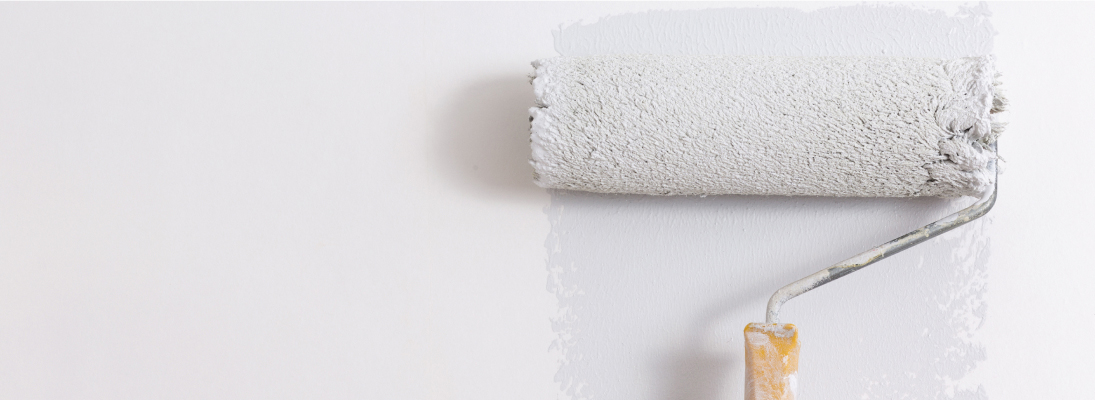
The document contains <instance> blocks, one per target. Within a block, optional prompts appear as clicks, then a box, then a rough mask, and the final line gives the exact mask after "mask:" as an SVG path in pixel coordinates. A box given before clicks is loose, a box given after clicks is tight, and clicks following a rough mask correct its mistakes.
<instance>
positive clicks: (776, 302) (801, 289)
mask: <svg viewBox="0 0 1095 400" xmlns="http://www.w3.org/2000/svg"><path fill="white" fill-rule="evenodd" d="M992 147H993V148H994V149H995V148H996V146H995V144H994V145H993V146H992ZM992 168H993V172H994V173H995V174H996V175H997V177H999V171H997V166H996V163H995V162H994V163H993V165H992ZM994 204H996V183H993V185H992V190H988V191H986V192H985V193H984V194H982V195H981V199H980V200H978V201H977V202H976V203H973V205H971V206H969V207H966V208H964V209H962V210H961V211H958V212H956V213H954V214H951V215H948V216H946V217H944V218H943V219H940V220H938V221H935V222H932V223H931V224H928V225H927V226H925V227H923V228H920V229H917V230H915V231H912V232H909V233H906V234H905V235H903V236H901V237H899V238H897V239H894V240H891V241H889V242H886V243H884V244H882V245H881V246H878V247H875V248H873V249H870V250H867V251H865V252H863V253H860V254H859V255H857V256H855V257H852V258H849V259H847V260H844V261H841V262H839V263H837V264H836V265H833V266H831V267H829V268H826V269H823V270H821V271H818V272H816V273H814V274H813V275H810V276H807V277H805V278H802V279H799V280H797V281H795V282H793V283H791V284H789V285H787V286H784V287H782V288H780V289H779V290H777V291H776V293H774V294H772V298H771V299H769V300H768V312H767V314H766V315H765V321H766V322H767V323H770V324H772V323H778V322H779V309H780V307H782V306H783V303H786V302H787V300H791V299H793V298H795V296H798V295H800V294H803V293H806V292H809V291H810V290H813V289H814V288H817V287H818V286H821V285H824V284H826V283H829V282H832V281H834V280H836V279H837V278H840V277H842V276H844V275H848V274H850V273H852V272H855V271H858V270H860V269H862V268H863V267H866V266H868V265H871V264H874V263H876V262H878V261H879V260H882V259H884V258H886V257H889V256H892V255H894V254H897V253H900V252H901V251H902V250H905V249H908V248H910V247H913V246H915V245H917V244H920V243H921V242H923V241H925V240H928V239H931V238H933V237H936V236H939V235H942V234H944V233H946V232H947V231H950V230H951V229H954V228H957V227H959V226H962V225H965V224H966V223H968V222H970V221H973V220H975V219H977V218H980V217H981V216H982V215H985V214H986V213H988V212H989V210H990V209H992V206H993V205H994Z"/></svg>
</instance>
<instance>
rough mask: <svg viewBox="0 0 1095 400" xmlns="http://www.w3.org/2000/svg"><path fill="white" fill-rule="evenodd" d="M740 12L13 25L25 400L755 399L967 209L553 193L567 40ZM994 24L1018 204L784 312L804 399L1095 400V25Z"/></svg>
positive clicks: (7, 63) (1013, 7)
mask: <svg viewBox="0 0 1095 400" xmlns="http://www.w3.org/2000/svg"><path fill="white" fill-rule="evenodd" d="M717 6H719V5H717V4H702V5H697V4H650V3H646V4H635V3H596V4H574V3H558V4H556V3H528V4H493V3H491V4H436V3H431V4H391V3H369V4H5V5H2V6H0V10H2V11H3V12H0V398H50V399H55V398H56V399H66V398H111V399H115V398H149V397H154V398H195V397H200V398H301V397H311V398H392V399H403V398H407V399H513V398H556V397H567V396H571V395H572V396H575V397H583V396H586V395H590V396H594V398H598V399H616V398H653V399H662V398H685V399H708V398H739V396H740V382H738V380H740V376H741V365H740V364H741V360H740V356H736V355H735V354H736V353H737V352H740V349H739V347H740V345H741V342H740V339H739V336H740V331H741V328H742V327H743V322H745V321H747V320H750V319H759V318H760V317H761V313H762V311H761V310H762V309H763V299H764V298H765V297H766V296H767V294H768V292H769V291H770V290H772V289H774V288H776V287H777V286H779V285H780V284H781V283H783V282H785V281H787V280H790V279H794V278H797V277H798V275H801V274H802V273H804V272H809V271H812V270H814V269H817V268H820V267H823V266H825V264H826V263H828V262H832V261H837V260H839V259H841V258H842V257H844V256H846V255H848V254H850V253H853V252H855V251H858V250H859V249H861V248H863V247H866V246H871V245H874V244H877V243H878V242H879V241H881V240H886V239H889V238H891V237H892V236H894V235H897V234H900V233H902V232H903V231H905V230H907V229H909V228H911V227H914V226H916V224H918V223H920V222H921V221H927V220H930V219H932V218H934V217H937V216H939V215H942V214H944V213H946V212H947V211H949V210H951V209H953V208H954V207H957V206H959V205H960V204H958V203H952V202H948V201H944V200H938V199H913V200H879V199H875V200H834V199H788V198H782V199H770V198H755V197H718V198H714V197H709V198H704V199H699V198H680V199H676V198H675V199H665V198H650V197H634V196H590V195H584V194H578V193H554V194H548V193H546V192H545V191H543V190H541V189H538V188H536V187H535V186H534V185H532V183H531V180H530V179H529V178H528V177H529V174H530V173H531V168H530V167H528V165H527V164H526V163H525V159H526V158H527V156H528V150H527V136H525V135H527V124H528V120H527V111H526V110H527V108H528V107H529V106H530V105H531V104H532V94H531V90H530V88H529V86H528V82H527V78H526V76H525V75H527V74H528V73H529V72H530V71H531V67H529V65H528V62H529V61H531V60H533V59H536V58H542V57H549V56H552V55H555V54H556V51H557V50H559V51H564V52H565V51H567V49H568V47H566V46H560V43H562V44H566V43H568V42H566V41H565V40H562V41H560V40H556V38H554V37H553V36H552V31H553V30H557V29H560V26H561V24H564V23H570V22H573V21H578V20H585V21H587V22H589V23H593V22H595V21H597V20H598V18H599V17H603V16H608V15H614V14H622V13H634V12H643V11H647V10H652V9H657V10H664V9H671V8H675V9H698V8H707V7H717ZM732 6H733V7H746V6H749V5H743V4H734V5H732ZM821 6H822V5H818V4H809V5H798V6H797V7H800V8H806V9H817V8H820V7H821ZM932 7H943V8H945V9H946V10H947V13H948V14H945V15H942V17H939V18H940V19H939V21H944V22H945V21H953V20H951V19H949V18H954V16H955V12H956V11H955V10H956V9H957V7H955V6H954V5H942V6H936V5H933V6H932ZM988 9H990V10H991V12H992V15H991V17H989V19H988V21H990V22H991V26H992V27H993V28H994V29H995V31H997V32H998V35H996V36H995V37H993V38H992V41H993V42H992V44H991V46H992V48H993V49H994V50H993V51H994V53H996V54H997V56H998V58H999V68H1000V69H1001V70H1002V71H1003V72H1004V73H1005V77H1004V80H1005V84H1006V85H1007V88H1008V95H1009V98H1010V100H1011V102H1012V112H1011V113H1010V114H1011V115H1010V119H1011V125H1010V126H1009V127H1008V131H1007V133H1006V136H1005V138H1004V139H1003V140H1002V142H1001V151H1002V153H1003V155H1004V157H1005V158H1006V159H1007V170H1006V173H1005V174H1004V175H1003V176H1002V177H1001V183H1000V200H999V202H998V204H997V206H996V208H995V209H994V210H993V211H992V212H991V213H990V215H989V216H988V217H986V219H985V221H983V222H979V223H976V224H975V225H974V226H972V227H966V228H962V229H961V230H959V231H956V232H952V233H950V234H948V235H947V236H945V237H943V238H940V239H938V240H936V241H934V242H929V243H927V244H925V245H923V246H924V247H922V248H918V249H916V250H910V251H909V252H907V253H903V254H901V255H898V256H896V258H894V259H892V260H888V261H886V262H885V263H881V264H879V265H877V266H874V267H871V268H870V269H867V270H864V271H862V272H859V273H857V274H855V275H852V276H850V277H848V278H846V280H844V281H841V282H836V283H833V284H831V285H829V286H826V287H824V288H822V289H820V291H818V292H816V293H811V294H809V295H807V296H803V297H802V298H799V299H796V300H794V301H793V302H792V303H789V305H788V307H787V308H786V318H787V319H788V321H791V322H795V323H797V324H799V325H800V327H801V328H802V329H803V338H804V341H805V344H804V348H803V351H804V353H803V365H802V368H803V375H804V378H806V377H807V376H809V375H810V374H813V376H814V377H815V380H813V381H810V380H805V379H804V380H805V381H804V382H803V384H802V385H803V390H804V391H806V393H805V394H804V396H803V397H804V398H814V399H817V398H827V397H829V396H841V397H849V396H860V395H862V396H861V397H866V398H891V397H901V396H902V395H908V396H910V397H914V398H947V397H949V396H950V395H952V394H955V393H962V390H970V392H968V395H967V397H973V398H977V397H978V396H980V394H978V393H979V392H976V387H977V385H978V384H982V385H983V387H984V390H985V392H984V393H986V394H987V396H988V397H989V398H993V399H1011V398H1015V399H1025V398H1083V397H1084V396H1085V395H1086V392H1087V391H1086V390H1085V389H1084V387H1083V385H1082V383H1083V382H1084V380H1083V379H1084V378H1086V377H1088V376H1091V375H1092V374H1093V373H1095V367H1092V366H1091V365H1090V364H1088V363H1086V362H1085V360H1086V358H1090V357H1091V356H1092V355H1095V345H1092V343H1091V341H1090V340H1088V338H1087V336H1089V333H1088V332H1090V331H1091V330H1092V329H1093V328H1095V314H1092V312H1091V311H1090V310H1092V309H1093V306H1095V296H1091V295H1090V294H1089V293H1090V291H1089V290H1088V289H1087V287H1086V284H1085V282H1089V281H1091V280H1092V278H1095V270H1093V269H1092V268H1090V266H1091V265H1092V263H1091V262H1090V259H1089V258H1088V257H1087V255H1086V244H1087V243H1089V242H1091V239H1093V235H1092V234H1091V233H1089V231H1088V230H1087V229H1086V228H1087V227H1089V226H1091V225H1092V223H1095V214H1093V211H1091V210H1090V209H1087V208H1085V207H1084V202H1085V201H1086V199H1088V198H1090V197H1091V194H1093V193H1095V183H1092V182H1093V180H1092V179H1090V178H1089V177H1090V176H1091V174H1092V172H1095V167H1092V166H1091V164H1090V163H1089V161H1088V158H1089V157H1086V153H1087V151H1088V149H1090V148H1091V147H1092V146H1091V145H1092V139H1091V136H1090V135H1089V132H1088V131H1089V130H1090V129H1089V128H1090V126H1092V123H1091V122H1093V121H1091V119H1092V118H1093V117H1092V113H1090V112H1089V111H1088V110H1090V109H1092V108H1095V107H1093V106H1095V100H1093V99H1092V98H1090V96H1088V95H1087V94H1088V93H1091V92H1093V91H1095V90H1093V89H1095V81H1093V80H1092V78H1091V77H1090V75H1088V73H1089V72H1088V71H1091V70H1092V67H1095V46H1093V44H1095V43H1092V42H1093V41H1095V32H1093V30H1095V28H1093V27H1090V25H1089V24H1088V23H1087V21H1088V20H1089V19H1090V17H1091V16H1092V11H1095V7H1092V6H1089V5H1086V4H1066V5H1046V6H1043V5H1033V4H990V5H989V6H988ZM825 12H834V11H832V10H829V11H825ZM895 12H896V13H897V14H898V15H914V14H909V13H914V11H912V10H909V9H901V10H898V11H895ZM838 13H839V12H838ZM705 14H706V13H705ZM650 15H664V13H653V14H650ZM711 15H716V14H714V13H712V14H711ZM717 15H722V16H727V15H735V12H733V11H723V12H722V13H721V14H717ZM737 15H740V13H739V14H737ZM936 16H937V17H938V16H939V15H938V14H937V15H936ZM621 18H623V19H615V21H617V22H619V21H625V20H626V19H627V18H633V17H626V16H625V17H621ZM712 18H715V17H712ZM625 22H626V21H625ZM715 22H718V21H715ZM606 24H607V22H605V21H601V22H600V23H596V24H593V25H588V26H587V27H590V28H591V29H590V30H589V31H592V30H596V29H597V28H596V27H606V26H608V25H606ZM914 25H915V24H914ZM568 26H569V25H568ZM623 26H626V24H624V25H623ZM849 26H851V25H849ZM965 26H967V25H964V23H957V24H956V25H951V26H950V28H956V29H957V28H961V27H965ZM794 28H801V27H799V26H797V25H795V26H788V29H785V30H782V31H784V32H789V31H794ZM563 29H564V30H563V32H573V33H575V34H581V35H585V34H590V33H589V32H588V31H581V30H573V31H572V30H569V29H576V28H574V26H571V28H563ZM971 32H974V33H976V32H978V31H962V30H960V29H959V30H957V31H951V30H948V33H949V36H948V37H955V36H958V37H961V35H968V34H971ZM592 34H596V33H595V32H594V33H592ZM579 36H580V35H579ZM585 37H587V38H589V37H595V36H585ZM854 37H858V38H860V39H863V38H868V39H870V37H869V35H859V36H854ZM967 37H969V36H967ZM978 38H981V37H978ZM563 39H566V38H565V37H563ZM905 39H908V38H904V37H899V38H896V39H895V40H898V41H899V42H900V41H901V40H905ZM981 39H983V38H981ZM979 40H980V39H979ZM631 43H636V42H631ZM868 43H870V41H868ZM895 43H896V42H895ZM978 43H980V44H984V42H978ZM968 44H969V43H965V42H962V44H959V45H968ZM608 45H610V46H614V45H618V43H617V44H612V43H609V44H608ZM674 45H675V44H672V43H670V44H669V45H668V46H674ZM941 46H947V45H946V44H942V43H935V42H933V43H930V47H926V48H928V49H936V50H938V49H940V48H942V47H941ZM570 48H571V49H572V48H573V47H570ZM891 48H892V47H891ZM834 229H836V230H834ZM834 232H836V233H839V234H836V233H834ZM545 246H546V247H545ZM563 289H566V290H570V289H573V290H577V291H578V293H582V295H576V294H574V293H570V292H561V291H560V290H563ZM940 304H944V305H948V306H949V307H951V308H946V307H943V308H940V307H939V305H940ZM983 305H987V308H982V306H983ZM561 307H562V308H561ZM968 316H974V317H980V316H983V317H984V318H983V325H980V326H977V325H973V326H969V325H964V322H969V321H970V320H968V319H966V317H968ZM560 317H568V318H572V319H566V318H560ZM975 321H976V322H980V320H976V319H975ZM576 328H580V329H576ZM923 328H928V329H927V332H925V331H924V329H923ZM948 329H949V330H948ZM967 334H968V335H969V336H968V337H967V336H966V335H967ZM560 335H563V336H562V339H565V340H563V341H558V339H560ZM952 348H953V349H957V350H958V351H959V353H944V354H946V355H948V356H952V358H948V359H946V360H944V361H942V362H940V361H936V360H935V359H934V358H931V357H934V356H936V355H938V354H940V351H946V350H948V349H952ZM979 349H983V350H984V353H983V355H981V354H980V353H977V352H978V351H979ZM962 351H965V353H962ZM842 356H846V357H842ZM981 359H984V361H979V360H981ZM967 367H969V368H971V370H970V371H971V372H967V371H966V370H965V368H967ZM807 371H810V372H807ZM907 372H912V373H914V374H917V375H915V376H909V375H907V374H904V373H907ZM902 374H904V375H902ZM833 377H836V378H833ZM952 377H959V378H961V379H962V382H960V383H953V382H950V381H949V380H948V379H952ZM735 382H738V383H735ZM572 384H574V385H581V386H571V385H572ZM735 385H737V386H735ZM948 388H950V389H952V390H956V392H953V393H945V392H944V393H936V392H935V391H938V390H941V389H942V390H947V389H948ZM807 396H809V397H807Z"/></svg>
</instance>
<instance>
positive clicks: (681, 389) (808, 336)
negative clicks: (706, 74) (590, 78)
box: [547, 6, 1007, 399]
mask: <svg viewBox="0 0 1095 400" xmlns="http://www.w3.org/2000/svg"><path fill="white" fill-rule="evenodd" d="M988 15H989V12H988V10H987V9H986V8H985V6H980V7H977V8H963V9H961V10H960V11H959V12H957V13H954V14H950V15H948V14H947V13H944V12H942V11H928V10H920V9H912V8H908V7H874V6H852V7H838V8H825V9H820V10H816V11H812V12H805V11H800V10H797V9H791V8H744V9H710V10H700V11H651V12H647V13H638V14H625V15H617V16H611V17H606V18H603V19H601V20H599V21H597V22H595V23H591V24H573V25H568V26H565V27H562V28H561V29H560V30H558V31H556V32H555V48H556V50H557V51H558V52H559V53H560V54H562V55H586V54H604V53H654V54H735V55H737V54H740V55H794V56H804V55H837V56H838V55H889V56H911V57H941V58H944V57H947V58H949V57H962V56H973V55H983V54H988V53H990V52H991V49H992V47H993V37H994V35H995V31H994V30H993V28H992V25H991V24H990V23H989V21H988ZM1005 73H1006V71H1005ZM1004 79H1005V84H1006V79H1007V78H1006V77H1005V78H1004ZM1006 143H1007V139H1006V138H1005V139H1004V144H1002V148H1003V149H1004V154H1006V148H1007V147H1006V146H1007V145H1006ZM970 202H972V200H971V199H968V198H967V199H961V200H943V199H934V198H922V199H904V200H901V199H836V198H787V197H743V196H710V197H704V198H700V197H649V196H637V195H601V194H591V193H582V192H566V191H555V192H553V193H552V202H551V206H550V207H549V208H548V210H547V214H548V216H549V219H550V220H551V222H552V233H551V236H549V238H548V241H547V247H548V250H549V253H550V256H549V262H548V264H549V265H548V268H549V271H550V272H551V284H550V285H549V286H550V290H552V291H553V292H554V293H556V295H557V296H558V298H559V301H560V305H561V311H560V315H559V316H558V317H557V319H556V323H555V330H556V332H557V333H558V335H559V338H558V340H557V344H556V345H557V346H558V349H559V350H560V351H561V352H562V354H564V358H565V363H564V365H563V366H562V367H561V368H560V370H559V372H558V374H557V376H556V379H557V380H558V381H559V382H560V384H561V386H562V387H563V389H564V390H565V391H566V393H567V394H569V395H571V396H573V397H574V398H583V399H584V398H595V399H716V398H720V399H721V398H726V399H735V398H737V399H740V398H742V396H743V388H742V376H743V370H742V368H743V358H742V351H743V343H742V339H741V335H742V333H741V332H742V328H744V326H745V325H746V323H748V322H757V321H763V312H764V303H765V302H766V301H767V299H768V296H769V295H770V294H771V293H772V292H773V291H774V290H776V289H777V288H779V287H780V286H782V285H783V284H786V283H790V282H791V281H793V280H795V279H798V278H800V277H802V276H805V275H807V274H809V273H812V272H815V271H816V270H819V269H821V268H823V267H826V266H828V265H829V264H831V263H834V262H837V261H840V260H842V259H844V258H846V257H849V256H851V255H854V254H856V253H858V252H860V251H862V250H866V249H868V248H870V247H873V246H874V245H877V244H879V243H881V242H884V241H886V240H889V239H892V238H893V237H896V236H898V235H900V234H903V233H905V232H907V231H909V230H911V229H914V228H917V227H919V226H921V225H924V224H926V223H928V222H931V221H933V220H935V219H936V218H938V217H941V216H943V215H946V214H947V213H949V212H952V211H954V210H956V209H958V208H961V207H963V206H964V205H966V204H969V203H970ZM991 220H992V215H991V214H990V216H989V217H987V218H986V219H984V220H982V221H978V222H975V223H973V224H971V225H969V226H966V227H963V228H961V229H959V230H957V231H955V232H952V233H949V234H947V235H945V236H944V237H942V238H939V239H936V240H933V241H930V242H928V243H926V244H923V245H921V246H919V247H916V248H914V249H912V250H909V251H907V252H905V253H902V254H900V255H898V256H895V257H893V258H892V259H889V260H885V261H883V262H881V263H879V264H877V265H875V266H872V267H870V268H868V269H866V270H864V271H861V272H857V273H856V274H853V275H851V276H849V277H846V278H843V279H842V280H840V281H837V282H835V283H832V284H829V285H828V286H825V287H823V288H821V289H819V290H818V291H816V292H811V293H809V294H807V295H804V296H801V297H799V298H797V299H795V300H793V301H792V302H790V303H788V305H787V306H786V307H785V308H784V310H785V311H784V312H783V315H784V322H791V323H795V324H796V325H798V327H799V329H800V331H801V338H800V339H801V341H802V353H801V367H800V375H799V376H800V381H799V382H800V390H799V393H800V394H801V398H802V399H847V398H872V399H873V398H954V399H982V398H985V390H984V388H982V387H979V386H978V384H977V382H974V381H973V380H971V379H968V378H967V375H968V374H969V372H970V371H971V370H974V369H976V368H977V366H978V365H979V364H980V363H981V362H982V361H984V360H985V357H986V355H985V349H984V346H983V345H982V344H981V342H980V341H979V340H978V338H977V337H976V332H977V329H978V327H979V326H980V324H981V322H982V321H983V319H984V317H985V310H986V308H985V304H984V293H985V282H986V273H987V272H986V271H987V265H988V260H989V253H990V240H989V235H988V234H987V232H988V231H989V230H990V228H989V227H990V226H991Z"/></svg>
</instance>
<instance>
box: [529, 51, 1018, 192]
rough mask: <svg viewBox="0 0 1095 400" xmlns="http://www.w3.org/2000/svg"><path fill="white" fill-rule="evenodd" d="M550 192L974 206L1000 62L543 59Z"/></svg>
mask: <svg viewBox="0 0 1095 400" xmlns="http://www.w3.org/2000/svg"><path fill="white" fill-rule="evenodd" d="M533 65H534V66H535V67H536V73H535V79H534V80H533V87H534V90H535V93H536V97H537V101H538V104H539V107H534V108H531V109H530V110H529V113H530V114H531V116H532V149H533V150H532V159H531V164H532V165H533V167H534V168H535V170H536V182H537V183H538V184H539V185H540V186H542V187H545V188H552V189H572V190H583V191H591V192H604V193H639V194H656V195H708V194H751V195H807V196H843V197H855V196H863V197H910V196H943V197H957V196H963V195H966V196H973V195H978V194H980V193H982V192H984V191H985V190H986V189H987V188H990V187H991V186H992V184H993V182H994V180H995V176H994V175H993V174H992V173H990V171H988V167H989V163H990V162H991V161H992V160H994V159H995V157H996V155H995V153H994V151H992V150H991V149H990V148H988V147H987V144H989V143H990V142H991V141H992V140H995V138H996V134H998V133H999V132H998V131H999V129H997V130H996V131H997V132H996V133H994V130H993V126H992V118H991V117H990V110H992V109H993V104H994V98H995V97H996V96H994V77H995V75H996V72H995V69H994V66H993V61H992V58H991V57H990V56H982V57H969V58H958V59H951V60H943V59H933V58H901V57H817V58H802V57H739V56H656V55H601V56H583V57H556V58H550V59H544V60H539V61H536V62H535V63H533Z"/></svg>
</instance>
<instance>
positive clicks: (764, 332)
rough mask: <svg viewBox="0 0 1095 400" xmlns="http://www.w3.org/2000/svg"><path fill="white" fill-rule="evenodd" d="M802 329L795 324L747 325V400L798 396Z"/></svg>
mask: <svg viewBox="0 0 1095 400" xmlns="http://www.w3.org/2000/svg"><path fill="white" fill-rule="evenodd" d="M797 373H798V329H796V328H795V326H794V325H792V324H761V323H752V324H749V325H747V326H746V327H745V400H794V399H795V394H796V391H797V390H798V378H797V377H796V374H797Z"/></svg>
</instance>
